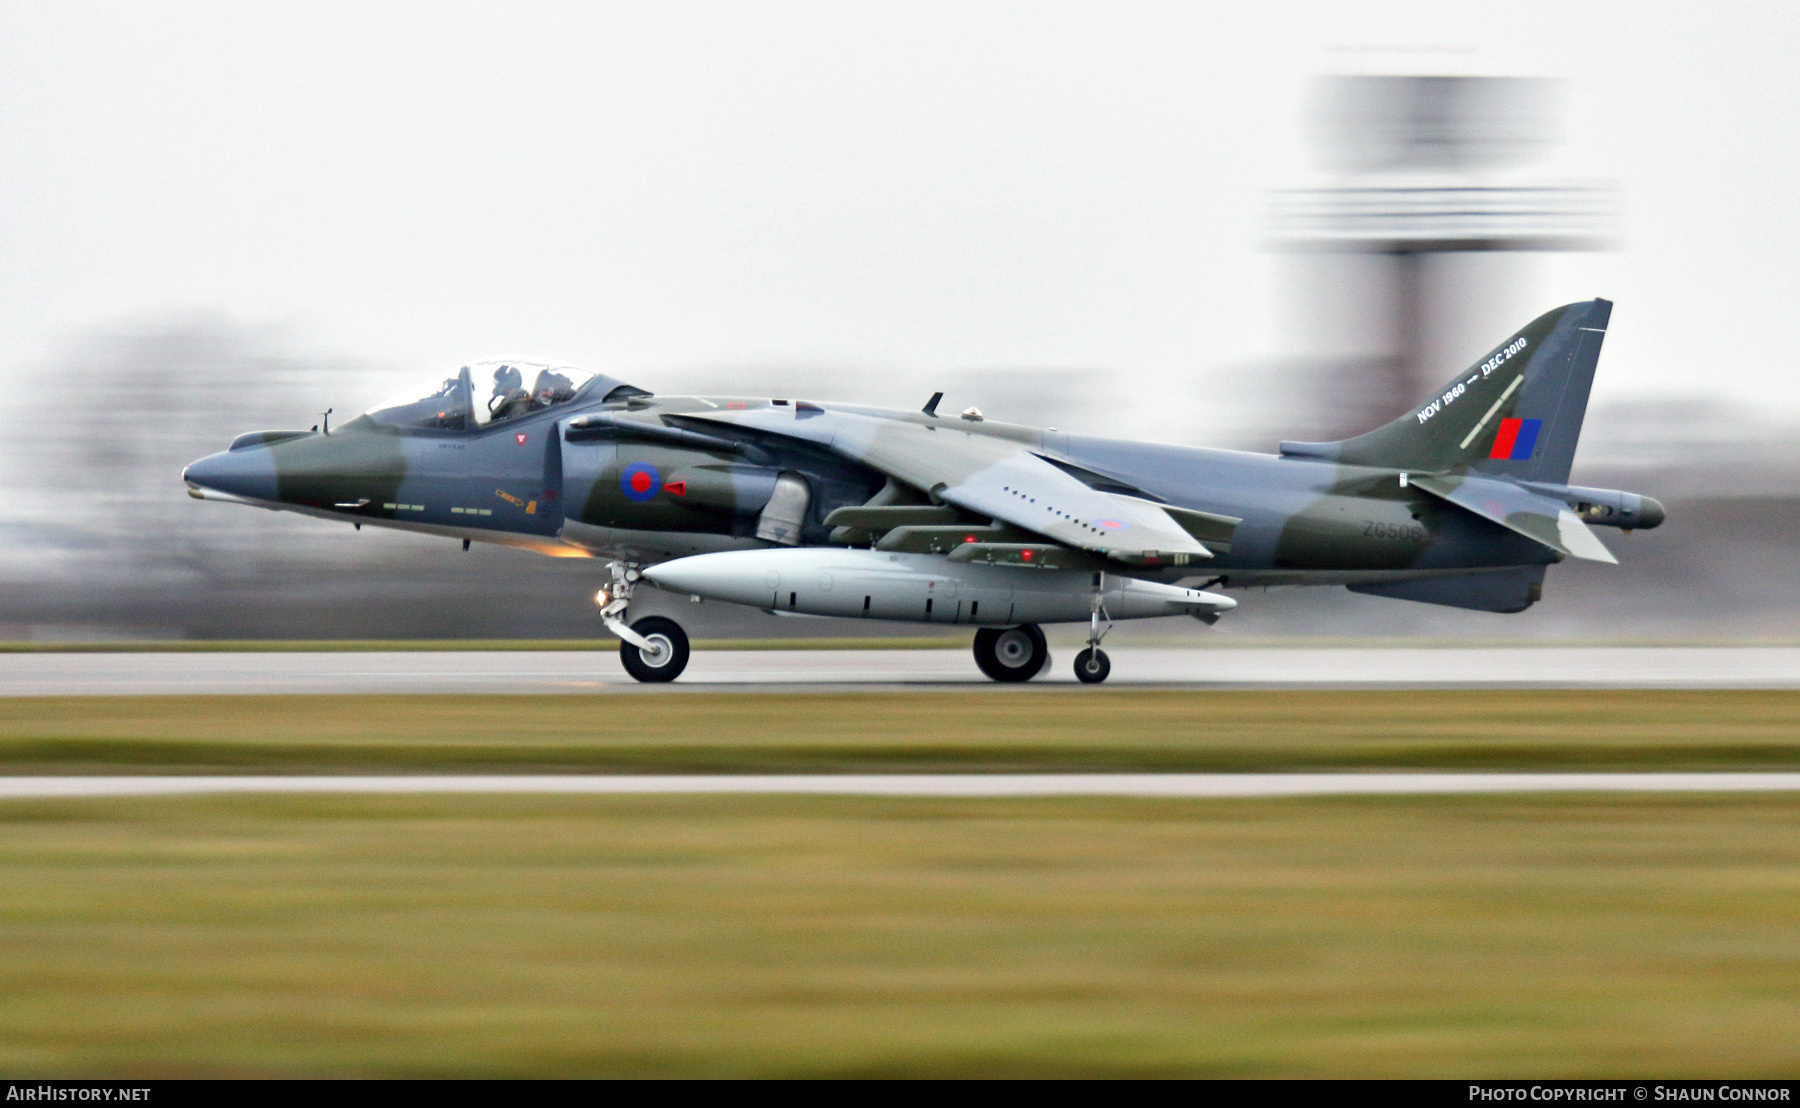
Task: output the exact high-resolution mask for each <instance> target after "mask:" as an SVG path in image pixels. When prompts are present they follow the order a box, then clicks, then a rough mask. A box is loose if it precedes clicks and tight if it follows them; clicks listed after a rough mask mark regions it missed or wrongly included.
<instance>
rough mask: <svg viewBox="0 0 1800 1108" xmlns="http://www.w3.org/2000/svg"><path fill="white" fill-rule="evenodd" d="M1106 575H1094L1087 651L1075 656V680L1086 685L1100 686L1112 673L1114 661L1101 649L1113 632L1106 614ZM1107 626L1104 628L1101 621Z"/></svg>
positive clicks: (1110, 619)
mask: <svg viewBox="0 0 1800 1108" xmlns="http://www.w3.org/2000/svg"><path fill="white" fill-rule="evenodd" d="M1105 594H1106V574H1104V573H1096V574H1094V593H1093V597H1092V599H1091V601H1090V607H1089V611H1088V641H1087V649H1086V650H1083V651H1082V652H1081V653H1079V654H1077V655H1075V679H1076V680H1078V681H1080V682H1081V683H1082V684H1084V685H1098V684H1099V683H1100V682H1102V681H1104V680H1106V676H1107V674H1109V673H1111V672H1112V659H1110V658H1108V657H1107V656H1106V651H1104V650H1101V649H1100V641H1101V640H1102V639H1104V638H1106V632H1108V631H1111V630H1112V617H1111V616H1109V615H1107V614H1106V603H1105V599H1104V598H1105ZM1102 619H1104V620H1105V621H1106V626H1105V627H1104V628H1102V627H1101V626H1100V621H1101V620H1102Z"/></svg>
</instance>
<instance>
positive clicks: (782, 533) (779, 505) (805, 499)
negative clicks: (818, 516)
mask: <svg viewBox="0 0 1800 1108" xmlns="http://www.w3.org/2000/svg"><path fill="white" fill-rule="evenodd" d="M811 506H812V490H811V489H809V488H807V487H806V481H805V480H804V479H803V478H801V476H800V475H799V474H797V473H783V474H782V475H781V476H780V477H777V478H776V479H775V491H774V493H772V494H771V495H770V496H769V502H768V503H767V504H765V505H763V510H762V514H761V515H759V516H757V517H756V537H757V538H759V539H762V540H763V541H764V542H773V543H780V544H781V545H782V546H798V545H799V543H800V528H801V525H802V524H804V523H805V522H806V510H807V509H808V508H809V507H811Z"/></svg>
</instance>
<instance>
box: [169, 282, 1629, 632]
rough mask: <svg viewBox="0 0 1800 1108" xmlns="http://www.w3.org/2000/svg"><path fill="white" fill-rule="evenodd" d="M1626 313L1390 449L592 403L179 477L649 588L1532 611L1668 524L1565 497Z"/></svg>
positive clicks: (1519, 356) (1472, 389) (1401, 431)
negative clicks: (985, 570)
mask: <svg viewBox="0 0 1800 1108" xmlns="http://www.w3.org/2000/svg"><path fill="white" fill-rule="evenodd" d="M1610 311H1611V305H1610V304H1609V303H1608V302H1607V301H1604V300H1595V301H1590V302H1583V303H1578V304H1571V305H1567V306H1565V307H1562V308H1558V309H1556V310H1555V311H1552V312H1549V313H1547V314H1545V315H1543V316H1542V317H1540V318H1538V319H1537V320H1535V321H1533V322H1532V323H1531V324H1529V325H1528V326H1527V327H1526V328H1524V329H1523V330H1522V331H1520V332H1517V333H1515V334H1514V335H1513V336H1511V337H1509V338H1508V339H1507V341H1506V342H1504V343H1502V344H1501V345H1500V346H1498V347H1496V348H1495V350H1494V351H1493V352H1492V353H1490V354H1489V355H1488V356H1487V357H1485V358H1483V359H1482V360H1481V361H1479V362H1477V363H1476V364H1475V365H1474V366H1472V367H1470V369H1468V370H1465V371H1464V372H1463V373H1461V374H1459V375H1458V376H1457V377H1456V378H1455V379H1453V380H1452V381H1451V382H1449V383H1448V384H1447V385H1446V386H1445V387H1444V388H1443V389H1442V390H1440V391H1439V392H1438V394H1436V395H1435V396H1433V397H1432V398H1431V399H1429V400H1428V401H1426V402H1425V403H1424V404H1422V405H1421V406H1420V407H1419V408H1418V409H1415V410H1414V411H1413V412H1411V413H1409V414H1408V415H1406V416H1403V417H1401V418H1400V419H1398V420H1396V421H1394V422H1393V423H1391V424H1389V425H1387V426H1385V427H1382V428H1379V429H1377V430H1375V431H1372V432H1370V433H1368V434H1366V435H1362V436H1359V437H1357V438H1353V439H1349V440H1345V441H1343V442H1338V443H1283V444H1282V447H1281V453H1279V454H1276V455H1269V454H1256V453H1247V452H1241V451H1229V450H1211V449H1199V448H1186V447H1175V446H1164V445H1156V444H1150V443H1141V442H1132V441H1127V440H1117V439H1104V438H1092V437H1085V436H1080V435H1073V434H1068V433H1064V432H1060V431H1056V430H1047V429H1039V428H1032V427H1024V426H1017V425H1012V424H1006V423H1000V422H996V421H992V420H986V419H981V418H979V417H975V418H970V417H968V416H964V417H957V416H951V415H939V414H936V413H935V411H929V412H926V411H922V412H896V411H887V410H881V409H875V408H866V407H859V406H855V405H845V404H822V403H813V402H808V401H799V400H787V399H773V398H766V397H656V396H651V395H650V394H648V393H644V392H643V391H642V390H639V389H636V388H633V387H632V386H628V385H624V384H623V383H621V382H619V381H616V380H613V379H611V378H606V377H596V378H594V379H593V380H592V381H591V382H589V383H587V384H586V385H585V386H583V387H582V388H580V390H579V391H578V392H576V393H575V394H574V395H573V396H571V397H569V398H568V399H566V400H564V401H561V402H559V403H556V404H555V405H553V406H551V407H549V408H547V409H545V410H542V411H536V412H532V413H529V414H525V415H521V416H519V417H517V418H511V419H496V420H494V421H493V422H492V423H490V424H489V425H487V426H485V427H479V428H472V427H469V426H467V425H464V426H444V427H420V426H407V427H397V426H392V425H388V424H385V423H383V422H381V421H380V420H378V419H377V418H374V417H373V416H372V415H364V416H362V417H359V418H357V419H356V420H353V421H351V422H350V423H348V424H346V425H344V426H342V427H340V428H336V429H333V430H331V431H330V433H329V434H326V433H323V432H317V431H313V432H255V433H251V434H248V435H244V436H240V438H239V439H238V440H237V441H236V442H235V443H234V444H233V446H232V448H231V449H230V450H227V451H224V452H222V453H219V454H214V455H211V456H209V457H207V458H204V459H201V460H200V461H197V462H195V463H194V464H193V465H192V466H190V467H189V468H188V470H187V471H186V472H185V473H184V478H185V480H186V481H187V483H188V485H189V489H190V492H191V493H192V494H193V495H195V496H196V497H199V498H202V499H226V500H235V501H239V502H247V503H250V504H254V505H257V506H261V507H266V508H274V509H279V510H289V511H298V512H304V513H307V514H311V515H317V516H321V517H325V518H330V519H336V520H342V521H345V522H351V523H355V524H357V525H358V526H360V525H362V524H369V525H374V526H385V527H399V528H406V529H410V530H414V531H420V532H424V533H428V534H434V535H441V536H445V537H449V538H453V539H464V540H473V541H482V542H499V543H505V544H509V545H513V546H520V547H525V548H529V549H533V550H537V551H539V552H542V553H546V554H552V555H557V556H574V557H602V558H607V559H615V560H621V561H626V562H631V563H634V564H648V563H654V562H658V561H662V560H666V559H669V558H674V557H680V556H683V555H688V554H695V553H703V552H710V551H722V550H734V549H755V548H762V547H769V546H775V545H783V544H786V545H794V544H798V545H804V546H823V545H831V544H837V545H853V546H863V547H867V546H870V545H875V546H877V547H878V548H879V549H883V550H900V551H907V552H912V553H942V554H946V555H950V554H954V555H955V557H954V558H953V560H962V561H969V560H972V558H971V553H972V555H973V560H984V561H990V562H995V563H997V564H1019V565H1024V564H1027V562H1021V561H1020V558H1022V557H1023V558H1026V559H1027V561H1029V559H1030V557H1031V555H1027V554H1022V553H1021V552H1022V551H1036V552H1038V553H1037V555H1036V558H1037V560H1036V561H1034V562H1029V564H1033V565H1043V566H1048V567H1053V568H1054V567H1060V568H1094V569H1105V570H1106V571H1108V572H1110V573H1114V574H1123V575H1127V576H1130V577H1137V578H1141V579H1145V580H1151V581H1162V582H1176V581H1184V582H1199V581H1206V582H1208V583H1209V584H1214V585H1219V586H1223V587H1227V588H1233V587H1246V586H1256V585H1298V584H1339V585H1348V586H1350V587H1351V588H1353V589H1356V590H1357V591H1363V592H1369V593H1374V594H1377V595H1386V596H1393V597H1398V598H1404V599H1413V600H1421V601H1425V602H1429V603H1439V604H1451V605H1454V606H1459V607H1468V608H1478V609H1484V610H1489V611H1518V610H1522V609H1523V608H1525V607H1527V606H1529V605H1530V604H1531V603H1533V602H1534V601H1535V600H1537V599H1538V597H1539V595H1540V591H1541V582H1542V580H1543V576H1544V568H1545V567H1546V566H1548V565H1551V564H1554V563H1556V562H1558V561H1561V560H1562V559H1563V558H1564V557H1571V556H1572V557H1580V558H1587V559H1592V560H1598V561H1612V560H1613V559H1612V556H1611V554H1610V553H1608V552H1607V551H1606V548H1605V547H1604V545H1602V544H1601V543H1600V542H1599V540H1598V539H1597V538H1595V536H1594V535H1593V533H1592V532H1591V531H1590V530H1589V529H1588V527H1589V525H1590V524H1599V525H1605V526H1618V527H1623V528H1627V529H1629V528H1632V527H1654V526H1656V525H1657V524H1658V523H1660V522H1661V520H1662V508H1661V506H1660V505H1658V504H1657V503H1656V502H1655V501H1654V500H1650V499H1649V498H1645V497H1639V496H1636V495H1634V494H1631V493H1622V492H1617V491H1613V490H1598V489H1582V488H1578V487H1576V488H1572V487H1569V486H1567V484H1566V482H1567V481H1568V478H1569V472H1570V464H1571V462H1572V460H1573V457H1574V451H1575V444H1576V440H1577V438H1578V436H1579V434H1580V429H1581V420H1582V415H1583V413H1584V411H1585V408H1586V404H1587V396H1588V390H1589V387H1590V385H1591V382H1592V377H1593V372H1594V367H1595V363H1596V360H1597V358H1598V355H1599V349H1600V343H1601V341H1602V340H1603V339H1604V337H1605V329H1606V326H1607V321H1608V318H1609V316H1610ZM468 380H469V371H468V370H466V369H465V370H464V371H463V381H464V382H465V387H466V383H467V382H468ZM452 383H453V382H450V381H447V382H446V383H445V384H446V387H448V386H449V385H450V384H452ZM1521 428H1524V429H1525V430H1521ZM1528 433H1529V434H1535V438H1533V439H1532V440H1531V441H1530V442H1529V443H1528V444H1526V445H1524V446H1518V447H1516V448H1512V449H1513V454H1511V455H1507V456H1505V457H1499V458H1496V457H1493V456H1492V455H1494V454H1496V453H1501V454H1505V453H1506V450H1507V449H1509V446H1508V444H1511V443H1513V442H1514V441H1515V439H1518V440H1519V441H1523V439H1524V437H1526V436H1527V435H1528ZM1503 436H1513V437H1510V438H1504V439H1503ZM1497 446H1498V447H1499V448H1498V449H1497ZM1520 451H1523V453H1524V456H1523V457H1515V455H1517V454H1518V453H1519V452H1520ZM784 474H785V475H789V481H790V483H791V481H792V479H794V478H797V479H798V480H799V481H800V482H802V483H803V486H802V487H803V489H804V494H805V495H804V511H803V514H802V515H801V518H800V520H799V524H798V529H797V531H796V532H794V533H793V534H791V535H788V536H787V537H786V538H785V539H780V540H771V539H769V538H760V539H759V538H758V537H757V534H758V531H759V529H760V528H761V527H762V526H763V525H764V523H765V515H766V511H770V510H773V507H772V498H775V497H776V496H777V492H776V490H777V485H778V482H779V481H780V480H781V479H782V475H784ZM634 482H635V483H634ZM834 512H839V513H840V514H839V515H838V516H837V517H836V518H835V519H834V518H832V517H833V513H834ZM963 546H969V547H970V550H965V551H958V548H959V547H963ZM1020 572H1029V570H1026V569H1021V570H1020Z"/></svg>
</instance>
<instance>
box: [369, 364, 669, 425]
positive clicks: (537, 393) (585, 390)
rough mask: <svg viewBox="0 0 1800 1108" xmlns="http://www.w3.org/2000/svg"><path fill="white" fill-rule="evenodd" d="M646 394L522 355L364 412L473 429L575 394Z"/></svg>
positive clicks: (385, 420)
mask: <svg viewBox="0 0 1800 1108" xmlns="http://www.w3.org/2000/svg"><path fill="white" fill-rule="evenodd" d="M614 394H617V395H616V396H615V395H614ZM648 395H650V394H649V393H647V392H645V391H644V390H642V389H639V388H633V387H632V386H630V385H627V384H625V383H624V382H622V381H618V380H615V379H613V378H611V377H607V376H605V375H604V374H600V373H594V372H592V371H590V370H585V369H581V368H579V367H577V366H572V365H564V364H562V363H560V362H545V361H537V360H532V359H526V358H492V359H489V360H487V361H481V362H475V363H473V364H471V365H466V366H463V367H462V368H461V369H460V370H457V372H456V373H455V374H454V375H453V376H449V377H443V378H439V379H437V380H435V381H432V382H431V383H429V384H426V385H423V386H421V387H419V388H414V389H408V390H406V391H405V392H402V393H400V394H399V395H397V396H392V397H389V398H388V399H386V400H383V401H382V402H381V403H379V404H377V405H375V406H374V407H373V408H370V409H369V410H368V411H367V412H365V413H364V414H365V415H367V416H368V417H369V418H370V419H372V420H374V421H375V422H376V423H382V424H386V425H388V426H390V427H422V428H429V429H432V430H438V431H473V430H477V429H479V428H482V427H486V426H488V425H489V424H492V423H504V422H506V421H507V420H513V419H518V418H519V417H520V416H525V415H530V414H532V413H533V412H541V411H543V410H545V409H546V408H554V407H556V406H557V405H559V404H567V403H568V402H569V401H571V400H575V399H577V398H580V399H582V400H604V399H619V398H622V397H625V396H648Z"/></svg>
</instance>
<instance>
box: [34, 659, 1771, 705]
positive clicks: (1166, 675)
mask: <svg viewBox="0 0 1800 1108" xmlns="http://www.w3.org/2000/svg"><path fill="white" fill-rule="evenodd" d="M1054 653H1055V658H1054V662H1053V665H1052V666H1051V668H1050V670H1049V671H1048V672H1047V673H1046V674H1044V675H1043V676H1042V677H1039V678H1038V679H1037V680H1035V681H1033V682H1031V683H1030V685H1028V686H1025V687H1027V688H1031V687H1045V686H1055V685H1063V686H1067V685H1072V684H1074V683H1075V678H1074V674H1073V672H1072V671H1071V663H1072V661H1073V658H1074V650H1072V649H1062V650H1057V651H1055V652H1054ZM1108 653H1109V654H1110V655H1111V657H1112V663H1113V668H1112V677H1111V679H1110V681H1109V682H1108V685H1109V686H1121V685H1132V686H1139V687H1151V686H1161V687H1182V688H1280V687H1290V688H1354V687H1359V686H1365V687H1392V688H1433V687H1520V688H1559V687H1564V688H1800V648H1796V647H1543V648H1539V647H1496V648H1405V649H1390V648H1362V649H1350V648H1334V649H1315V648H1255V649H1237V648H1230V647H1213V648H1203V649H1179V648H1170V649H1155V648H1146V647H1121V648H1119V649H1117V650H1112V651H1109V652H1108ZM957 687H969V688H980V687H988V688H993V687H997V686H995V685H994V684H993V683H992V682H990V681H988V680H987V679H986V678H984V677H983V676H982V675H981V674H980V673H979V672H978V671H977V670H976V668H975V664H974V660H973V659H972V658H971V657H970V656H969V653H968V652H967V651H964V650H841V651H832V650H719V651H700V652H696V653H695V654H694V656H693V660H692V662H691V663H690V664H689V666H688V669H687V672H686V673H685V674H684V675H683V676H682V678H681V679H680V680H679V681H676V682H675V683H673V684H671V685H639V684H638V683H637V682H635V681H633V680H631V678H629V677H628V676H626V674H625V672H624V670H622V669H621V668H620V667H619V661H618V658H617V656H616V655H614V654H612V653H611V652H604V651H542V652H538V651H443V652H400V651H396V652H391V653H390V652H364V653H352V652H346V653H313V654H302V653H293V654H287V653H267V654H259V653H241V654H239V653H217V654H213V653H172V654H153V653H142V654H138V653H119V654H79V653H68V654H24V653H21V654H0V696H70V695H112V694H120V695H122V694H153V693H167V694H173V693H512V694H519V693H530V694H540V693H595V692H626V691H632V692H680V691H683V690H689V691H696V690H697V691H707V690H711V691H721V690H744V691H750V690H756V691H777V690H790V691H828V692H840V691H856V690H878V691H900V690H907V689H943V688H957ZM1006 687H1012V688H1017V687H1018V686H1006Z"/></svg>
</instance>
